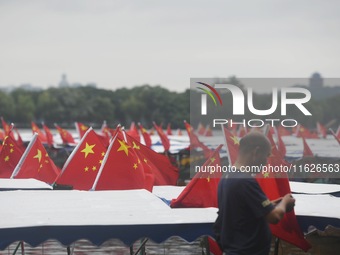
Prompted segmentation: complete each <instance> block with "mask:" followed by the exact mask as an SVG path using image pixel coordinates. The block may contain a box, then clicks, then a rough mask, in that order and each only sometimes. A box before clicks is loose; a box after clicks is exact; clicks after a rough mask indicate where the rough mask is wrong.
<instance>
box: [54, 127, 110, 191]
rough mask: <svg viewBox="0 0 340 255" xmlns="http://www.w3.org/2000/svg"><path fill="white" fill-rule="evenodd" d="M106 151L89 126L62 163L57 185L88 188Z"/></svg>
mask: <svg viewBox="0 0 340 255" xmlns="http://www.w3.org/2000/svg"><path fill="white" fill-rule="evenodd" d="M105 153H106V148H105V146H104V145H103V144H102V142H101V141H100V140H99V138H98V136H97V134H96V133H95V132H94V130H93V129H92V128H89V129H88V130H87V131H86V133H85V135H84V136H83V138H82V139H81V140H80V142H79V143H78V144H77V146H76V147H75V148H74V150H73V151H72V153H71V155H70V156H69V157H68V159H67V161H66V162H65V164H64V167H63V169H62V172H61V174H60V176H59V177H58V178H57V180H56V183H57V184H58V185H71V186H73V189H76V190H90V189H91V188H92V186H93V183H94V181H95V179H96V177H97V173H98V171H99V169H100V166H101V164H102V161H103V158H104V156H105Z"/></svg>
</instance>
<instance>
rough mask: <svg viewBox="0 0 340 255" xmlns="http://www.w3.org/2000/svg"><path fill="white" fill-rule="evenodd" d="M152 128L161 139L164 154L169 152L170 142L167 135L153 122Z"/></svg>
mask: <svg viewBox="0 0 340 255" xmlns="http://www.w3.org/2000/svg"><path fill="white" fill-rule="evenodd" d="M153 126H154V127H155V129H156V131H157V134H158V136H159V138H160V139H161V142H162V144H163V147H164V152H167V151H169V149H170V141H169V138H168V137H167V135H166V134H165V133H164V132H163V129H162V127H160V126H157V124H156V123H155V122H154V123H153Z"/></svg>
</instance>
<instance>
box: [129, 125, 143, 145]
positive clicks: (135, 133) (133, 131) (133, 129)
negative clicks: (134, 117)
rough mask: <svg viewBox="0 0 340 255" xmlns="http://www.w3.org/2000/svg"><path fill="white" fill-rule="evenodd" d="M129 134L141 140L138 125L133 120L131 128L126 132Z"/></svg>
mask: <svg viewBox="0 0 340 255" xmlns="http://www.w3.org/2000/svg"><path fill="white" fill-rule="evenodd" d="M126 133H127V134H128V135H129V136H132V137H133V138H134V139H136V140H137V141H138V142H139V141H140V135H139V132H138V129H137V126H136V124H135V123H134V122H131V125H130V129H129V130H128V131H127V132H126Z"/></svg>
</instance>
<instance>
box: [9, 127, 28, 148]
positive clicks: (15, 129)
mask: <svg viewBox="0 0 340 255" xmlns="http://www.w3.org/2000/svg"><path fill="white" fill-rule="evenodd" d="M12 125H13V124H12ZM13 130H14V131H15V133H16V134H17V139H16V141H17V144H18V145H19V146H20V147H21V148H22V149H23V150H25V149H26V147H25V144H24V141H23V140H22V138H21V135H20V133H19V130H18V129H17V128H16V127H14V126H13ZM12 133H13V132H10V134H12Z"/></svg>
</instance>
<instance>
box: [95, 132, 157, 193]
mask: <svg viewBox="0 0 340 255" xmlns="http://www.w3.org/2000/svg"><path fill="white" fill-rule="evenodd" d="M146 184H147V183H146V180H145V173H144V168H143V164H142V161H141V159H140V158H139V157H138V155H137V154H136V152H135V151H134V150H133V148H132V147H131V145H129V143H128V142H127V141H126V139H125V137H124V135H123V133H122V132H121V131H118V133H117V135H116V136H115V137H114V138H113V139H112V141H111V143H110V146H109V148H108V150H107V153H106V155H105V157H104V160H103V164H102V166H101V167H100V170H99V172H98V175H97V177H96V180H95V182H94V184H93V186H92V190H129V189H148V190H150V191H151V190H152V187H151V189H150V187H147V185H146Z"/></svg>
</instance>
